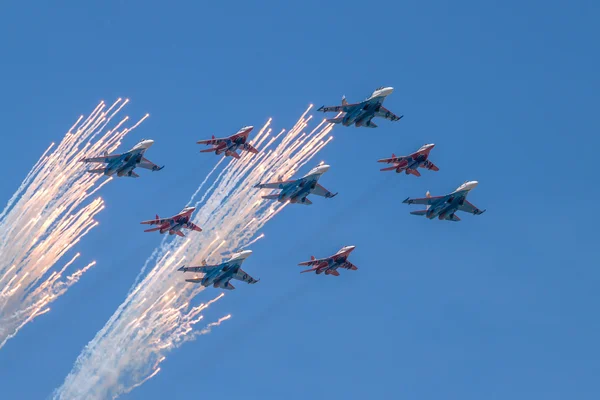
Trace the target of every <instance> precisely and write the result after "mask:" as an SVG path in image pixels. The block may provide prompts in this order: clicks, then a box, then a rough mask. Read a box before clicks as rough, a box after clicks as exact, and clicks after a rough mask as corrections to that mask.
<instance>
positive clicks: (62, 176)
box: [0, 99, 146, 348]
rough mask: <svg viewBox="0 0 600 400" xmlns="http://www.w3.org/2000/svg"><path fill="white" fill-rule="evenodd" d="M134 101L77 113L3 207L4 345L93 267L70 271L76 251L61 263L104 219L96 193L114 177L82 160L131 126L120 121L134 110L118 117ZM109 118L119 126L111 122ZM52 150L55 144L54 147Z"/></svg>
mask: <svg viewBox="0 0 600 400" xmlns="http://www.w3.org/2000/svg"><path fill="white" fill-rule="evenodd" d="M127 103H128V100H125V101H122V100H121V99H118V100H117V101H116V102H115V103H113V104H112V106H110V107H108V108H107V105H106V104H105V103H104V102H101V103H100V104H98V106H97V107H96V108H95V109H94V111H92V113H91V114H90V115H89V116H88V117H87V118H84V117H83V116H81V117H79V119H78V120H77V122H76V123H75V124H74V125H73V126H72V127H71V129H69V131H68V132H67V133H66V135H65V137H64V138H63V140H62V142H60V143H59V144H58V146H55V145H54V143H52V145H50V147H48V149H47V150H46V151H45V152H44V154H43V155H42V157H41V158H40V159H39V161H38V162H37V163H36V164H35V165H34V166H33V168H32V169H31V171H30V172H29V173H28V174H27V176H26V177H25V179H24V180H23V182H22V183H21V186H20V187H19V188H18V189H17V191H16V192H15V194H14V195H13V196H12V197H11V199H10V200H9V201H8V204H7V205H6V207H5V209H4V211H2V213H1V214H0V348H2V347H3V346H4V345H5V344H6V342H7V341H8V340H9V339H11V338H13V337H14V336H15V335H16V334H17V332H18V331H19V330H20V329H21V328H22V327H23V326H25V325H26V324H27V323H28V322H31V321H32V320H33V319H34V318H36V317H37V316H40V315H42V314H45V313H47V312H48V311H49V310H50V309H49V308H48V305H49V304H50V303H51V302H53V301H54V300H56V299H57V298H58V297H60V296H61V295H62V294H63V293H65V292H66V291H67V290H68V289H69V287H71V286H72V285H73V284H75V283H76V282H77V281H78V280H79V278H80V277H81V275H82V274H83V273H84V272H85V271H87V270H88V269H89V268H91V267H92V266H93V265H94V264H95V262H91V263H89V264H88V265H86V266H85V267H84V268H82V269H79V270H77V271H75V272H72V273H71V274H70V275H67V276H65V273H66V271H67V269H68V268H69V267H70V266H71V265H72V264H73V263H74V262H75V261H76V259H77V258H78V257H79V253H78V254H76V255H75V256H74V257H73V258H72V259H71V260H70V261H69V262H67V263H66V264H64V265H63V266H62V267H61V269H59V270H57V269H56V266H57V264H58V263H59V262H60V261H61V260H62V259H63V257H64V256H65V255H66V253H67V252H68V251H69V250H70V249H71V248H72V247H73V246H75V245H76V244H77V243H78V242H79V241H80V240H81V239H82V238H83V237H84V236H85V235H86V234H87V233H88V232H89V231H90V230H91V229H92V228H94V227H95V226H96V225H98V223H97V222H96V221H95V220H94V218H95V217H96V215H97V214H98V213H99V212H100V211H101V210H102V209H103V208H104V202H103V200H102V199H101V198H100V197H96V198H94V195H95V193H96V192H97V191H98V189H100V188H101V187H102V186H103V185H104V184H106V183H107V182H109V181H110V178H109V179H104V180H103V182H102V183H100V181H101V180H102V175H98V174H89V173H87V172H86V167H85V166H84V165H83V164H81V163H79V162H78V161H79V159H80V158H81V157H83V156H84V155H90V154H101V153H103V152H104V151H108V152H111V151H114V150H115V149H116V148H117V147H118V146H119V144H120V141H121V140H122V139H123V137H125V135H126V134H127V133H128V132H130V131H131V130H132V129H134V128H135V126H137V125H139V123H140V122H142V121H143V120H144V119H145V118H146V117H144V118H142V119H141V120H140V121H139V122H138V123H137V124H136V125H134V126H133V127H131V128H123V129H121V126H122V125H123V124H124V123H125V122H126V121H127V119H128V117H125V118H123V119H122V120H120V121H119V122H116V123H112V124H111V121H112V120H113V118H115V117H116V116H117V114H118V113H119V112H120V111H121V109H122V108H123V107H124V106H125V104H127ZM109 125H113V126H112V127H110V128H109ZM52 149H54V151H51V150H52Z"/></svg>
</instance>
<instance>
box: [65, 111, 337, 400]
mask: <svg viewBox="0 0 600 400" xmlns="http://www.w3.org/2000/svg"><path fill="white" fill-rule="evenodd" d="M311 107H312V105H311ZM311 107H309V108H308V109H307V110H306V112H305V113H304V114H303V115H302V116H301V117H300V119H299V120H298V122H297V123H296V125H294V127H293V128H292V129H291V130H289V131H288V132H287V133H286V134H285V135H283V131H282V132H281V133H279V134H278V135H277V136H276V137H274V138H269V136H270V132H271V131H270V129H269V130H267V128H268V127H269V125H270V123H271V120H269V121H268V122H267V123H266V124H265V126H264V127H263V128H262V129H261V130H260V131H259V132H258V134H257V135H256V137H255V138H254V139H253V144H254V145H255V146H257V147H259V150H260V153H259V154H256V155H251V154H248V153H244V155H243V156H242V158H241V159H240V160H235V159H232V160H231V161H230V162H229V163H228V164H227V166H226V167H225V168H224V169H223V170H222V172H221V173H220V174H219V175H218V176H217V178H216V179H215V182H214V183H213V185H212V186H211V187H210V188H209V189H208V190H207V192H206V193H205V194H204V196H202V198H201V199H200V200H198V201H196V203H195V204H196V206H198V205H199V204H200V203H202V202H204V205H203V207H202V209H201V210H199V211H198V212H197V214H196V216H195V218H194V222H195V223H196V224H198V225H199V226H201V227H202V229H203V231H202V232H201V233H195V232H191V233H190V234H188V236H187V237H186V238H176V239H175V240H173V241H171V242H169V243H167V244H164V245H162V246H161V247H160V248H158V249H157V251H155V252H154V253H153V255H152V256H151V258H150V259H149V260H148V261H147V264H149V265H152V264H154V267H153V268H152V269H151V270H150V271H149V272H148V274H147V275H146V276H145V277H144V278H143V279H142V280H141V282H139V284H137V286H135V288H133V289H132V290H131V291H130V293H129V294H128V297H127V298H126V299H125V301H124V302H123V304H121V306H120V307H119V308H118V309H117V311H116V312H115V313H114V314H113V316H112V317H111V318H110V320H109V321H108V322H107V323H106V325H105V326H104V327H103V328H102V330H100V331H99V332H98V333H97V334H96V337H95V338H94V339H93V340H92V341H91V342H90V343H89V344H88V345H87V346H86V348H85V349H84V350H83V352H82V353H81V354H80V356H79V357H78V359H77V361H76V362H75V365H74V366H73V370H72V371H71V373H70V374H69V375H68V376H67V378H66V379H65V382H64V383H63V385H62V386H61V387H60V388H58V389H57V390H56V391H55V392H54V398H56V399H76V398H86V399H101V398H102V399H103V398H109V397H113V398H114V397H117V396H119V395H121V394H123V393H126V392H129V391H131V390H132V389H133V388H135V387H137V386H139V385H141V384H142V383H143V382H145V381H146V380H148V379H150V378H152V377H153V376H155V375H156V374H157V373H158V371H160V367H159V365H160V363H161V362H162V361H164V359H165V356H166V354H167V353H168V352H169V351H171V350H172V349H174V348H176V347H178V346H180V345H181V344H183V343H185V342H186V341H189V340H192V339H194V338H195V337H197V336H198V335H203V334H205V333H208V332H209V331H210V329H211V328H212V327H214V326H217V325H219V324H220V323H221V322H223V321H225V320H227V319H229V318H230V315H227V316H225V317H223V318H221V319H219V320H218V321H217V322H214V323H211V324H209V325H207V326H206V327H205V328H204V329H203V330H200V331H194V330H193V328H194V325H196V324H197V323H198V322H200V321H201V319H202V315H201V314H202V311H203V310H204V309H206V308H207V307H209V306H210V304H212V303H214V302H216V301H218V300H219V299H220V298H222V297H223V296H224V294H223V293H221V294H220V295H218V296H217V297H216V298H214V299H213V300H211V301H210V302H208V303H206V304H200V305H198V306H193V305H192V302H193V300H194V297H195V296H196V295H197V294H198V293H200V292H201V291H202V290H203V287H202V286H201V285H194V284H191V283H188V282H185V281H184V276H183V274H182V273H181V272H177V267H179V266H180V265H181V263H183V261H184V260H185V261H186V264H188V265H190V264H194V265H199V263H200V261H201V260H203V259H205V258H206V259H207V261H208V262H211V263H218V262H221V261H222V259H221V257H220V256H219V253H221V254H223V252H231V251H237V250H239V249H241V248H242V247H244V246H247V245H248V244H249V243H252V242H253V241H252V238H253V237H254V236H255V235H256V234H257V233H258V231H259V230H260V229H261V228H262V227H263V226H264V224H265V223H266V222H267V221H269V219H271V218H273V216H275V215H276V214H277V212H279V211H281V210H282V209H283V207H285V204H280V203H277V202H272V201H269V200H264V199H262V198H261V196H262V195H264V194H266V193H265V191H264V190H262V191H261V190H258V189H254V188H253V186H254V185H255V184H256V183H258V182H265V181H268V180H273V179H279V178H281V179H288V178H289V177H290V176H291V175H292V174H293V172H294V171H296V170H297V169H298V168H299V167H300V166H301V165H303V164H304V163H306V161H307V160H309V159H310V158H311V157H313V156H314V155H315V154H316V153H317V152H318V151H319V150H320V149H322V148H323V146H325V144H326V143H327V142H328V141H329V139H326V137H327V135H328V134H329V132H330V131H331V129H332V128H333V125H331V124H324V123H322V124H321V125H320V126H319V127H318V129H314V130H313V131H312V132H309V133H305V132H304V129H305V128H306V127H307V124H308V121H309V120H310V118H311V117H306V115H307V113H308V111H309V110H310V108H311ZM277 141H279V144H276V142H277ZM273 147H274V148H273ZM204 183H205V182H203V184H204ZM197 193H198V192H197ZM197 193H196V194H197ZM193 197H195V196H193ZM205 199H206V201H204V200H205ZM193 202H194V198H192V199H191V200H190V204H191V203H193ZM262 236H264V235H258V237H257V238H255V239H254V241H255V240H258V239H260V238H261V237H262ZM247 264H248V266H247V268H248V270H249V272H250V273H251V274H253V275H256V274H257V273H259V272H261V271H257V270H256V268H257V266H256V265H252V262H251V259H250V263H248V262H247ZM257 289H258V290H259V289H260V286H258V287H257ZM209 292H211V293H214V292H216V293H218V292H217V291H216V290H215V289H212V288H210V289H209Z"/></svg>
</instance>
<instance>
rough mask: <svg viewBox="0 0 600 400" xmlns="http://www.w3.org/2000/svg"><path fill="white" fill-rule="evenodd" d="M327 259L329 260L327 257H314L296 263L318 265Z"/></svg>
mask: <svg viewBox="0 0 600 400" xmlns="http://www.w3.org/2000/svg"><path fill="white" fill-rule="evenodd" d="M327 261H329V258H315V259H313V260H310V261H303V262H301V263H300V264H298V265H319V264H321V263H327Z"/></svg>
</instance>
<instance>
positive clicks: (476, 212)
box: [458, 200, 485, 215]
mask: <svg viewBox="0 0 600 400" xmlns="http://www.w3.org/2000/svg"><path fill="white" fill-rule="evenodd" d="M458 209H459V210H460V211H464V212H468V213H471V214H474V215H479V214H483V213H484V212H485V210H483V211H482V210H480V209H479V208H477V207H475V206H474V205H473V204H472V203H469V202H468V201H467V200H465V202H464V203H463V204H462V205H460V206H458Z"/></svg>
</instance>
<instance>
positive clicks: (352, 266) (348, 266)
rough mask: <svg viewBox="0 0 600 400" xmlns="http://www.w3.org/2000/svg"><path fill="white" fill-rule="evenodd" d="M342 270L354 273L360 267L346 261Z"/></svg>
mask: <svg viewBox="0 0 600 400" xmlns="http://www.w3.org/2000/svg"><path fill="white" fill-rule="evenodd" d="M342 268H346V269H351V270H352V271H356V270H357V269H358V267H357V266H356V265H354V264H352V263H351V262H350V261H346V262H345V263H344V265H342Z"/></svg>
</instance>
